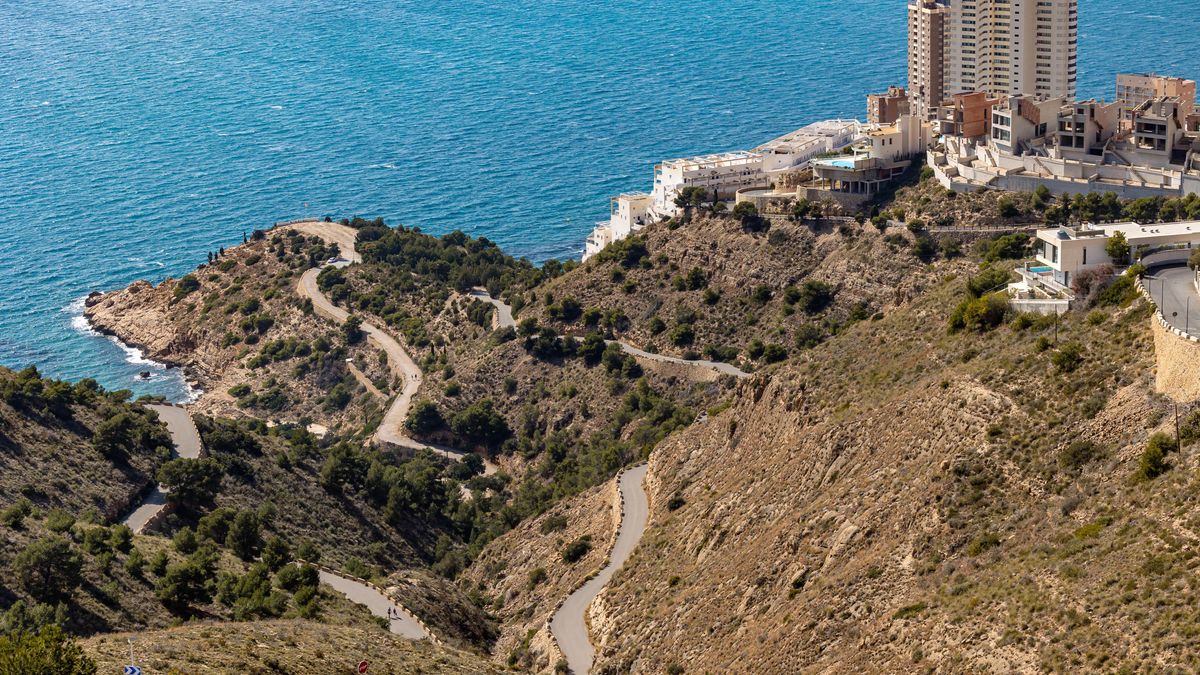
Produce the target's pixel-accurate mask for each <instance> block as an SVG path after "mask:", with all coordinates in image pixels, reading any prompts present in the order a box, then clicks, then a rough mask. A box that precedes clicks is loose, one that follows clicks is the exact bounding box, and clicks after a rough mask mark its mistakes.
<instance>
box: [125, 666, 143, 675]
mask: <svg viewBox="0 0 1200 675" xmlns="http://www.w3.org/2000/svg"><path fill="white" fill-rule="evenodd" d="M124 675H142V669H141V668H138V667H137V666H125V673H124Z"/></svg>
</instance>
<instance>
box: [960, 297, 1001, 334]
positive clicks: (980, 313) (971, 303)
mask: <svg viewBox="0 0 1200 675" xmlns="http://www.w3.org/2000/svg"><path fill="white" fill-rule="evenodd" d="M1007 313H1008V298H1007V296H1005V295H1004V294H1003V293H992V294H990V295H986V296H984V297H981V298H975V299H973V300H963V301H962V302H961V303H959V305H958V306H957V307H955V308H954V311H953V312H952V313H951V314H950V321H949V330H950V332H951V333H958V332H961V331H964V330H970V331H975V332H978V333H985V332H987V331H989V330H991V329H993V328H995V327H997V326H999V325H1000V324H1001V323H1003V322H1004V317H1005V316H1006V315H1007Z"/></svg>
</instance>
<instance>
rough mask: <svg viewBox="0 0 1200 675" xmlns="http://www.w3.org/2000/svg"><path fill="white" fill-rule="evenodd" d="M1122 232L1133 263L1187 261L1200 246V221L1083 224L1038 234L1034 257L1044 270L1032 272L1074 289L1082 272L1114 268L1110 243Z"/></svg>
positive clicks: (1032, 270)
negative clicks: (1112, 238) (1149, 223)
mask: <svg viewBox="0 0 1200 675" xmlns="http://www.w3.org/2000/svg"><path fill="white" fill-rule="evenodd" d="M1118 232H1120V233H1121V234H1122V235H1124V236H1125V240H1126V241H1127V242H1128V243H1129V249H1130V259H1131V261H1132V262H1137V261H1141V262H1145V263H1149V262H1150V261H1152V260H1153V261H1155V262H1158V263H1164V262H1171V263H1180V262H1186V261H1187V260H1188V258H1189V257H1190V255H1191V252H1192V251H1193V250H1194V249H1195V248H1197V247H1200V222H1197V221H1189V222H1179V223H1157V224H1152V225H1141V224H1139V223H1112V224H1106V225H1087V224H1085V225H1081V226H1079V227H1059V228H1053V229H1044V230H1038V231H1037V239H1035V240H1034V244H1033V251H1034V257H1035V258H1036V259H1037V261H1038V262H1039V263H1041V265H1042V266H1043V267H1040V268H1031V269H1028V270H1027V271H1028V272H1033V273H1035V274H1036V273H1041V274H1045V275H1048V276H1051V277H1052V278H1053V279H1054V281H1055V282H1057V283H1059V284H1061V285H1063V286H1070V285H1071V282H1072V280H1074V278H1075V277H1076V275H1078V274H1079V273H1080V272H1083V271H1085V270H1092V269H1097V268H1099V267H1103V266H1105V265H1112V264H1113V263H1114V261H1113V259H1112V258H1110V257H1109V256H1108V252H1107V251H1106V247H1107V245H1108V240H1109V238H1110V237H1112V236H1113V235H1114V234H1116V233H1118Z"/></svg>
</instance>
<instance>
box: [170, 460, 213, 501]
mask: <svg viewBox="0 0 1200 675" xmlns="http://www.w3.org/2000/svg"><path fill="white" fill-rule="evenodd" d="M158 482H159V483H161V484H162V485H163V486H164V487H166V488H168V489H169V490H170V492H168V493H167V501H169V502H171V503H172V504H177V505H180V506H193V505H196V504H206V503H208V502H210V501H212V498H213V497H214V496H215V495H216V494H217V489H218V488H220V486H221V465H220V464H218V463H217V461H216V460H215V459H212V458H209V457H205V458H202V459H186V458H180V459H173V460H171V461H169V462H167V463H166V464H163V465H162V467H160V468H159V470H158Z"/></svg>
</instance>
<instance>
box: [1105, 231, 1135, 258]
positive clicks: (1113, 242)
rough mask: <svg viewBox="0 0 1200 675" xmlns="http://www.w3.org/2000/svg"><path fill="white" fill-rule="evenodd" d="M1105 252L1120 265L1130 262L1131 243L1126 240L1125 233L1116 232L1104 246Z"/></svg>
mask: <svg viewBox="0 0 1200 675" xmlns="http://www.w3.org/2000/svg"><path fill="white" fill-rule="evenodd" d="M1104 252H1105V253H1107V254H1108V257H1110V258H1112V259H1113V262H1115V263H1117V264H1118V265H1124V264H1125V263H1127V262H1129V241H1128V240H1127V239H1126V238H1125V233H1124V232H1114V233H1113V234H1112V236H1111V237H1109V238H1108V242H1107V243H1106V244H1104Z"/></svg>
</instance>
